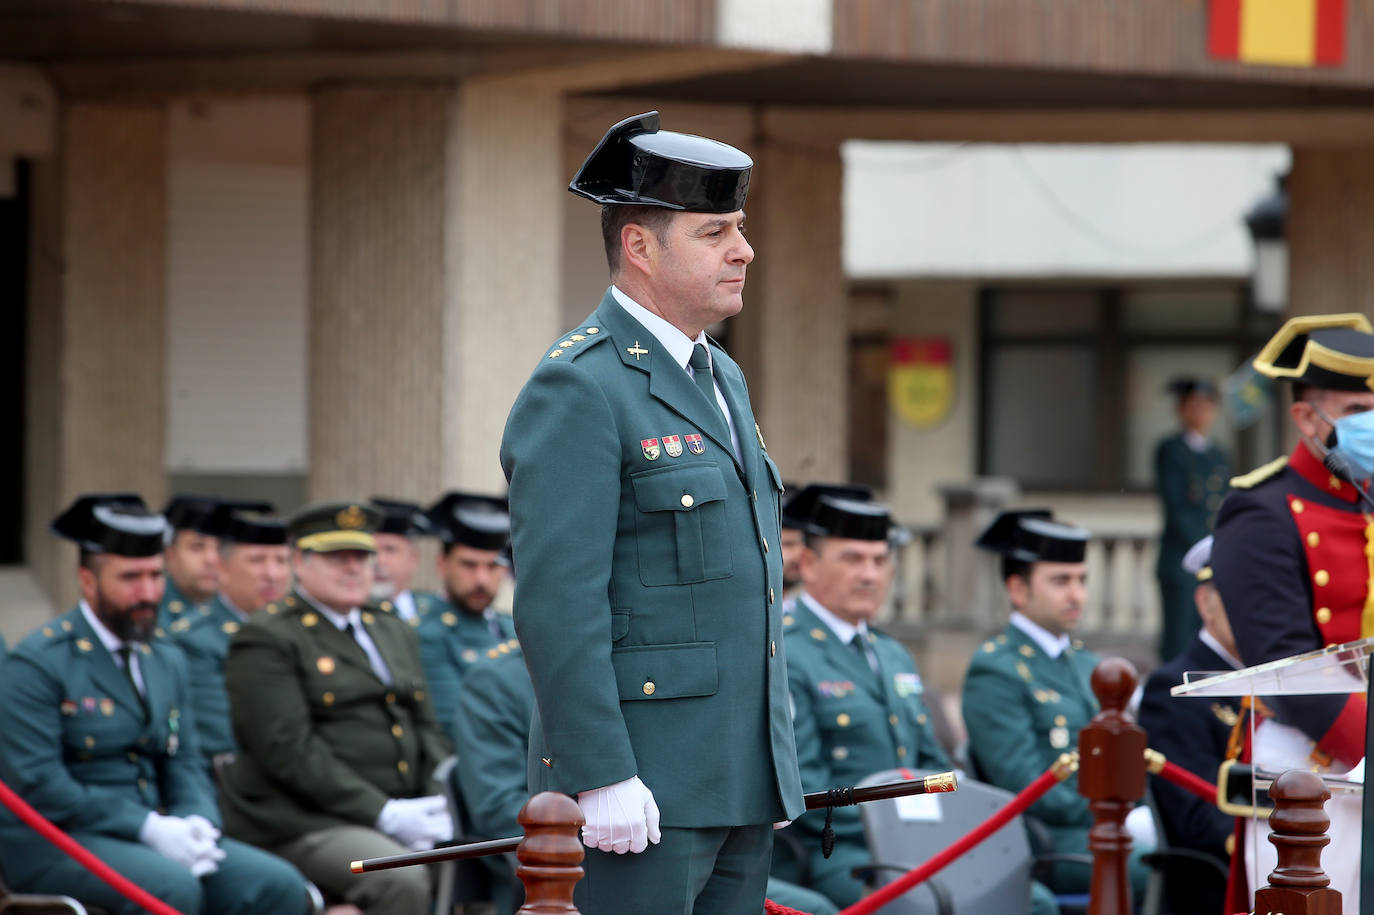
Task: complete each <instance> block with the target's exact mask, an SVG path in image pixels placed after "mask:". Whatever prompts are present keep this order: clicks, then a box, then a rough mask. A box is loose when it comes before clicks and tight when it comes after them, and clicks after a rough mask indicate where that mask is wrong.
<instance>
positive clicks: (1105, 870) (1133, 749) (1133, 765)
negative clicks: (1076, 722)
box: [1078, 658, 1145, 915]
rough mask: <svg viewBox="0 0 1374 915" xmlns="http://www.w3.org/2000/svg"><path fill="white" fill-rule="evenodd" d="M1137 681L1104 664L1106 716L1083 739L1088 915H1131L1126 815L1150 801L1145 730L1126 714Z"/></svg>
mask: <svg viewBox="0 0 1374 915" xmlns="http://www.w3.org/2000/svg"><path fill="white" fill-rule="evenodd" d="M1136 680H1137V676H1136V672H1135V668H1134V667H1132V666H1131V663H1130V662H1129V661H1126V660H1124V659H1122V658H1107V659H1106V660H1105V661H1103V662H1102V663H1100V664H1098V665H1097V669H1096V670H1094V671H1093V676H1092V688H1093V693H1094V694H1095V695H1096V696H1097V701H1098V703H1099V704H1100V705H1101V706H1102V711H1100V712H1098V713H1097V714H1096V715H1095V716H1094V717H1093V720H1092V721H1091V722H1089V723H1088V725H1087V726H1086V727H1084V728H1083V730H1082V731H1080V732H1079V734H1078V793H1079V794H1081V795H1083V796H1084V797H1086V798H1087V799H1088V806H1089V807H1090V808H1091V809H1092V812H1093V827H1092V829H1091V830H1090V831H1089V832H1088V848H1089V850H1090V851H1091V852H1092V855H1093V875H1092V886H1091V891H1092V897H1091V901H1090V902H1089V903H1088V915H1131V879H1130V871H1129V865H1128V862H1129V857H1130V853H1131V836H1130V833H1128V832H1126V825H1125V824H1126V814H1128V813H1130V812H1131V808H1132V807H1134V806H1135V804H1136V801H1138V800H1140V799H1141V798H1142V797H1144V796H1145V762H1144V759H1145V731H1144V730H1143V729H1142V728H1141V727H1140V726H1139V725H1137V724H1136V723H1135V722H1134V721H1132V720H1131V716H1130V715H1129V714H1127V712H1126V704H1127V703H1128V702H1130V700H1131V693H1133V692H1134V691H1135V684H1136Z"/></svg>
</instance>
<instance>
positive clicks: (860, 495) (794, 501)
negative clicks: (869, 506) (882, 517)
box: [782, 483, 873, 530]
mask: <svg viewBox="0 0 1374 915" xmlns="http://www.w3.org/2000/svg"><path fill="white" fill-rule="evenodd" d="M821 496H833V497H835V498H837V499H849V500H851V501H854V502H867V501H868V500H870V499H872V498H873V490H871V489H869V488H868V487H867V486H864V485H863V484H861V483H808V484H806V485H805V486H803V487H801V488H800V489H798V490H796V491H795V492H793V493H792V495H791V496H790V497H789V498H788V499H786V500H785V501H784V502H783V503H782V526H783V527H790V528H795V529H798V530H806V527H807V525H808V524H809V523H810V522H811V516H812V514H813V513H814V512H815V510H816V503H817V501H819V500H820V498H821Z"/></svg>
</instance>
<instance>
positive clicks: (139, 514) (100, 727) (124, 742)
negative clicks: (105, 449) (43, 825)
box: [0, 493, 307, 915]
mask: <svg viewBox="0 0 1374 915" xmlns="http://www.w3.org/2000/svg"><path fill="white" fill-rule="evenodd" d="M52 529H53V532H54V533H56V534H57V535H58V536H60V537H64V538H66V539H68V540H72V541H74V542H76V544H77V546H78V548H79V550H80V568H79V569H78V572H77V574H78V576H79V579H80V585H81V605H80V606H79V607H78V608H76V609H74V610H72V611H70V612H69V613H66V614H64V615H63V616H61V617H58V618H57V619H55V620H53V621H52V622H51V623H49V624H48V625H46V626H43V627H42V628H41V629H39V630H38V631H37V632H35V633H33V634H32V635H30V636H29V637H28V638H27V639H25V640H24V641H23V642H22V643H20V644H19V645H18V646H16V647H15V649H14V651H13V652H12V653H11V654H10V655H9V656H8V657H7V658H6V659H5V662H4V664H3V665H0V695H3V696H4V697H5V699H4V702H3V703H0V778H3V779H4V781H5V783H6V784H8V785H9V786H10V787H11V788H13V789H14V790H15V791H16V792H18V793H19V795H20V796H22V797H23V798H24V800H26V801H28V802H29V803H30V804H32V805H33V806H34V807H35V808H36V809H37V810H38V812H39V813H41V814H43V815H44V816H45V817H47V818H48V819H49V820H51V821H52V822H54V823H55V824H56V825H57V826H58V827H59V828H60V829H62V830H64V831H65V832H67V833H68V834H69V835H70V836H71V837H72V838H74V839H75V840H76V841H77V842H78V843H80V844H81V845H82V846H84V847H85V848H87V849H89V850H90V851H91V852H93V853H95V855H96V856H98V857H99V858H101V859H102V860H104V861H105V862H106V863H107V864H109V865H110V866H111V867H113V868H114V869H115V870H116V871H118V872H119V873H121V874H123V875H124V876H125V877H128V878H129V879H130V880H132V881H133V882H134V883H136V884H138V885H139V886H141V887H143V888H144V889H146V890H147V891H149V892H150V893H152V894H153V895H154V896H156V897H157V898H159V899H161V900H162V901H164V902H166V903H168V904H169V905H171V906H172V907H173V908H174V909H176V910H177V911H179V912H182V913H184V915H197V913H236V915H239V913H241V915H257V913H263V912H281V913H288V915H289V913H303V912H304V911H305V910H306V905H307V897H306V887H305V880H304V878H302V877H301V875H300V874H299V873H297V871H296V869H295V868H293V867H292V866H291V865H289V864H287V863H286V862H285V861H283V860H281V859H280V858H276V857H274V856H272V855H270V854H268V853H267V852H264V851H261V850H259V849H256V848H252V847H251V846H248V845H244V844H243V843H241V842H236V841H234V840H233V839H228V838H222V837H221V836H220V833H219V820H220V816H219V809H218V808H217V806H216V804H215V795H214V788H213V786H212V785H211V784H210V780H209V777H208V776H207V775H206V772H205V768H204V766H202V764H201V755H200V748H199V746H198V745H197V742H196V730H195V727H194V718H193V715H192V713H191V694H190V689H189V685H188V678H187V674H186V668H185V666H184V662H183V660H182V657H181V653H180V652H179V651H177V650H176V649H175V648H173V647H172V646H170V645H168V644H166V643H165V641H164V640H162V639H160V638H157V637H155V636H154V629H155V626H156V620H157V610H158V601H159V600H160V599H161V597H162V583H163V577H162V563H163V558H162V548H163V546H164V540H163V536H164V533H165V532H166V530H167V525H166V521H165V520H164V519H163V517H162V516H161V515H154V514H150V513H149V512H148V510H147V509H146V508H145V507H144V505H143V500H142V499H140V498H139V497H138V496H136V495H133V494H129V493H121V494H111V495H92V496H83V497H81V498H80V499H77V501H76V502H75V503H74V504H73V505H72V506H71V507H70V508H69V509H67V511H65V512H63V513H62V514H61V515H60V516H59V517H58V518H57V519H56V520H55V521H54V522H53V525H52ZM0 859H2V860H3V861H4V863H5V880H6V882H8V883H9V884H10V886H11V887H12V888H13V889H15V890H16V891H21V892H34V893H65V894H68V895H71V896H74V897H76V898H77V899H80V900H82V901H83V902H86V903H88V904H93V905H98V906H99V907H100V908H102V909H104V910H105V911H107V912H110V913H116V915H125V913H128V915H133V913H137V912H142V911H143V909H142V908H140V907H139V906H136V905H134V904H132V903H130V902H128V901H127V900H125V899H124V898H123V897H122V896H120V895H118V894H117V893H116V892H115V891H114V890H113V889H111V888H110V887H109V886H107V885H106V884H105V883H104V882H103V881H101V880H99V879H97V878H96V877H95V876H94V875H92V874H91V873H89V872H88V871H87V870H86V869H85V868H83V867H82V866H81V865H79V864H77V863H76V862H75V861H74V860H72V859H71V858H69V857H67V855H65V854H64V853H62V852H60V851H58V850H57V848H55V847H54V846H52V845H50V844H49V843H47V842H45V841H43V840H42V839H40V838H39V837H38V836H37V835H35V834H34V833H33V831H32V830H30V829H29V827H27V826H25V825H23V824H21V823H20V822H19V821H18V820H16V819H14V818H13V817H12V816H10V815H9V814H8V813H5V814H2V815H0Z"/></svg>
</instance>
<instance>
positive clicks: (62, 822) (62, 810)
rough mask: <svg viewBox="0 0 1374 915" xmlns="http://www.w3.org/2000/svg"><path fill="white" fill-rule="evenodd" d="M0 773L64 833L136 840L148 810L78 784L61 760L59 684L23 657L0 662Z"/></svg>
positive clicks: (110, 791)
mask: <svg viewBox="0 0 1374 915" xmlns="http://www.w3.org/2000/svg"><path fill="white" fill-rule="evenodd" d="M0 695H3V696H4V697H5V701H4V702H2V703H0V775H3V777H4V780H5V783H6V784H8V785H9V786H10V787H11V788H13V789H14V790H15V791H16V792H17V793H18V794H19V795H20V796H22V797H23V798H24V800H26V801H28V802H29V804H30V805H32V806H33V807H34V808H35V809H36V810H37V811H38V812H39V813H41V814H43V816H45V817H47V818H48V819H49V820H51V821H52V822H53V823H55V824H57V825H58V826H60V827H61V828H62V829H64V830H66V831H67V832H91V833H97V834H100V835H108V836H114V837H115V838H120V839H127V840H129V841H131V842H136V841H138V832H139V829H140V828H142V826H143V821H144V820H145V819H146V818H147V816H148V814H149V813H151V812H152V811H151V809H150V808H148V807H145V806H143V805H142V804H140V803H138V802H137V801H135V800H134V799H133V798H132V797H131V796H130V794H129V793H128V792H121V791H117V790H114V789H112V788H105V787H102V786H100V785H95V784H89V783H86V782H79V781H77V780H76V779H74V778H72V776H71V773H70V772H68V771H67V767H66V766H65V765H64V764H63V748H62V735H63V724H62V717H61V712H60V711H59V709H60V704H61V701H62V699H63V694H62V685H61V683H59V682H58V681H57V680H55V679H54V678H53V677H52V676H51V675H50V674H49V673H48V672H47V671H45V670H43V669H42V667H41V666H40V665H38V664H35V663H33V662H32V661H31V660H30V659H29V658H27V657H25V656H23V655H22V654H20V655H10V656H8V657H7V658H6V659H5V663H4V664H0Z"/></svg>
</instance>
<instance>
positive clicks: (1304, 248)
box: [1288, 147, 1374, 316]
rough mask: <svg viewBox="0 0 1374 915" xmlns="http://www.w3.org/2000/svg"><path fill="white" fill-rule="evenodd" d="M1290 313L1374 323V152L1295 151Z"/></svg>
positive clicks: (1291, 183)
mask: <svg viewBox="0 0 1374 915" xmlns="http://www.w3.org/2000/svg"><path fill="white" fill-rule="evenodd" d="M1288 194H1289V206H1288V252H1289V253H1288V257H1289V262H1288V263H1289V280H1288V290H1289V293H1288V310H1289V312H1290V313H1291V314H1321V313H1326V312H1342V311H1362V312H1364V313H1365V314H1367V315H1370V316H1374V263H1371V262H1370V258H1369V252H1370V250H1371V249H1374V223H1372V222H1371V221H1370V219H1369V214H1370V212H1374V148H1371V147H1352V148H1314V147H1297V148H1295V149H1294V150H1293V172H1292V175H1291V176H1290V178H1289V181H1288Z"/></svg>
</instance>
